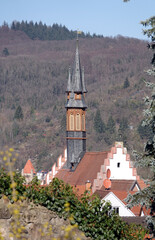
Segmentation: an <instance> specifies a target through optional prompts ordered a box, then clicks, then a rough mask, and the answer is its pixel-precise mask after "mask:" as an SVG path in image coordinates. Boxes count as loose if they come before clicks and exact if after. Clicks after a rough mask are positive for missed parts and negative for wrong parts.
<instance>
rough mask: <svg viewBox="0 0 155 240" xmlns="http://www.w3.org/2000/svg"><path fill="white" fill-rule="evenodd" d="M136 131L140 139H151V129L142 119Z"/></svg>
mask: <svg viewBox="0 0 155 240" xmlns="http://www.w3.org/2000/svg"><path fill="white" fill-rule="evenodd" d="M137 131H138V133H139V135H140V137H141V138H142V139H144V138H146V139H151V138H152V137H153V133H152V129H151V128H150V126H148V125H145V124H144V123H143V121H142V122H141V123H140V124H139V126H138V129H137Z"/></svg>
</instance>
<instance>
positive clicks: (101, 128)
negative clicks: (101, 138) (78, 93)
mask: <svg viewBox="0 0 155 240" xmlns="http://www.w3.org/2000/svg"><path fill="white" fill-rule="evenodd" d="M94 129H95V131H96V132H97V133H103V132H105V124H104V122H103V121H102V118H101V113H100V110H99V109H97V111H96V115H95V117H94Z"/></svg>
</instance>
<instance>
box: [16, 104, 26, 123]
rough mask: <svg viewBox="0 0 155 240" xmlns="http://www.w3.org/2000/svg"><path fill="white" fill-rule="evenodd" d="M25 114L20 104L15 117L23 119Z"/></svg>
mask: <svg viewBox="0 0 155 240" xmlns="http://www.w3.org/2000/svg"><path fill="white" fill-rule="evenodd" d="M23 118H24V114H23V110H22V108H21V106H20V105H19V106H18V107H17V109H16V111H15V115H14V119H17V120H23Z"/></svg>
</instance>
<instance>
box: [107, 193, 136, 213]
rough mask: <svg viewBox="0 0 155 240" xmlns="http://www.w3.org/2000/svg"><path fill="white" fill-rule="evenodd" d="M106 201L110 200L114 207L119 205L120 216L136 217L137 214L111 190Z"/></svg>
mask: <svg viewBox="0 0 155 240" xmlns="http://www.w3.org/2000/svg"><path fill="white" fill-rule="evenodd" d="M103 200H105V201H110V203H111V206H112V207H119V216H121V217H134V216H135V214H134V213H133V212H131V210H130V209H128V208H127V207H126V205H125V204H124V203H123V202H122V201H121V200H120V199H119V198H117V196H116V195H115V194H113V193H112V192H110V193H109V194H107V195H106V196H105V197H104V199H103Z"/></svg>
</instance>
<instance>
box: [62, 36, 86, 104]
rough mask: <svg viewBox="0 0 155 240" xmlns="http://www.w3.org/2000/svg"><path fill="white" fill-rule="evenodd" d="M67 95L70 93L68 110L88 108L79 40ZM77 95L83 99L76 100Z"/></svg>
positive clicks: (69, 76)
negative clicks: (85, 98)
mask: <svg viewBox="0 0 155 240" xmlns="http://www.w3.org/2000/svg"><path fill="white" fill-rule="evenodd" d="M66 92H67V93H70V98H69V100H68V101H67V104H66V108H87V105H86V104H85V100H84V95H83V93H86V92H87V90H86V87H85V81H84V68H83V69H82V70H81V64H80V56H79V47H78V39H77V42H76V52H75V61H74V65H73V70H72V72H71V69H70V68H69V75H68V84H67V90H66ZM75 94H81V99H78V100H75Z"/></svg>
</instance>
